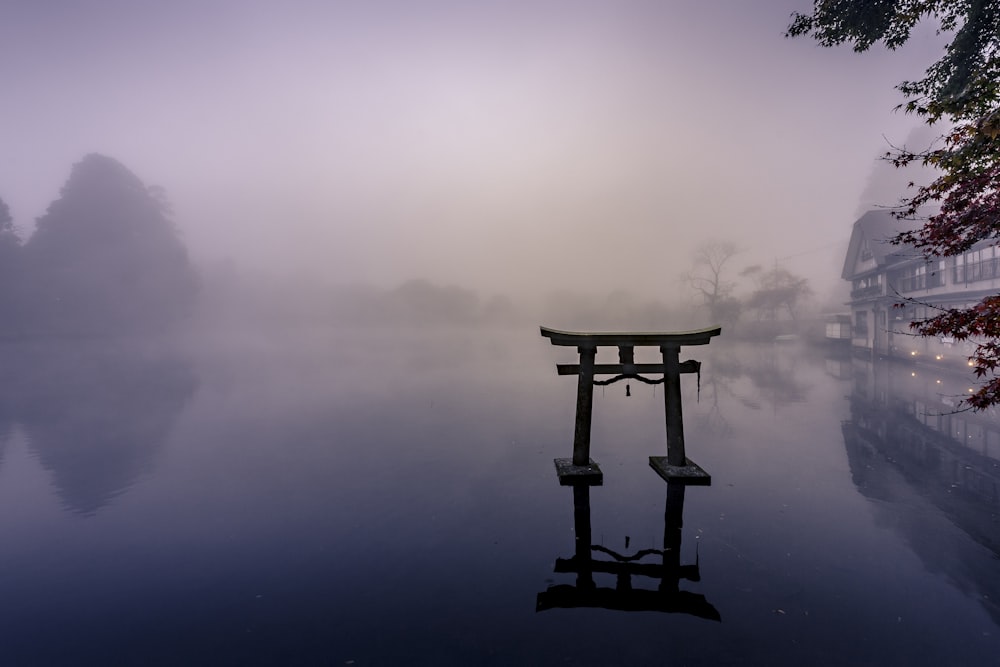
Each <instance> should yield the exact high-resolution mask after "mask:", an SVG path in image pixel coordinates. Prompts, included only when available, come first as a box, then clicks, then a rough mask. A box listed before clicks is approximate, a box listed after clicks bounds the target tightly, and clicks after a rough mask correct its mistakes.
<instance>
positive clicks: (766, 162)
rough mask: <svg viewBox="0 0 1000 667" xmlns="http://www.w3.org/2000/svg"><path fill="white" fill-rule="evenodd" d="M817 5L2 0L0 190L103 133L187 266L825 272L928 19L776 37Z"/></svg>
mask: <svg viewBox="0 0 1000 667" xmlns="http://www.w3.org/2000/svg"><path fill="white" fill-rule="evenodd" d="M810 5H811V2H809V1H808V0H796V1H793V0H780V1H775V2H746V1H744V0H725V1H723V0H718V1H713V0H676V1H673V2H669V1H666V0H645V1H640V0H634V1H633V0H615V1H613V2H612V1H611V0H608V1H606V2H593V1H586V0H584V1H581V0H565V1H555V0H553V1H545V0H541V1H539V0H536V1H531V2H519V1H505V2H499V1H496V2H486V1H485V0H484V1H480V2H459V1H457V0H456V1H450V2H448V1H437V0H430V1H418V0H406V1H403V0H399V1H378V0H375V1H365V2H360V1H359V2H335V1H332V0H326V1H321V0H316V1H313V2H309V1H300V0H285V1H281V2H278V1H276V0H275V1H270V2H263V1H256V0H199V1H197V2H195V1H187V0H174V1H172V2H169V3H166V2H159V1H155V0H154V1H142V0H92V1H85V0H78V1H68V0H46V1H45V2H39V1H37V0H3V2H2V3H0V81H3V86H4V89H3V100H4V101H3V104H2V105H0V120H2V122H0V146H2V147H3V151H2V155H3V160H2V162H0V197H2V198H3V199H4V200H6V201H7V202H8V204H9V205H10V207H11V210H12V213H13V215H14V216H15V220H16V222H17V224H18V225H19V227H20V228H21V229H22V230H23V231H24V232H28V231H30V229H31V227H32V225H33V221H34V219H35V218H36V217H38V216H40V215H41V214H42V213H43V212H44V210H45V208H46V206H47V205H48V203H49V202H50V201H51V200H52V199H53V198H54V197H56V196H57V194H58V190H59V188H60V186H61V185H62V184H63V182H64V181H65V179H66V178H67V176H68V174H69V169H70V166H71V165H72V164H73V163H74V162H76V161H78V160H79V159H80V158H81V157H82V156H83V155H84V154H86V153H88V152H100V153H104V154H107V155H110V156H112V157H114V158H116V159H118V160H120V161H122V162H123V163H124V164H125V165H126V166H127V167H129V168H130V169H131V170H132V171H134V172H135V173H136V174H137V175H138V176H139V177H140V178H141V179H143V180H144V181H145V182H146V183H148V184H158V185H161V186H163V187H164V188H165V189H166V191H167V193H168V195H169V196H170V198H171V199H172V201H173V203H174V207H175V210H176V219H177V222H178V225H179V227H180V229H181V230H182V232H183V234H184V238H185V240H186V242H187V243H188V245H189V247H190V248H191V250H192V254H193V255H194V256H195V257H196V258H198V259H202V260H215V259H222V258H226V257H230V258H232V259H234V260H235V261H237V262H238V263H240V264H246V265H266V266H269V267H274V268H275V269H276V270H286V269H290V270H294V271H303V272H315V273H317V274H322V275H324V276H328V277H329V278H330V279H331V280H336V281H373V282H376V283H380V284H392V283H394V282H398V281H401V280H405V279H407V278H411V277H417V276H421V277H426V278H429V279H431V280H434V281H438V282H442V283H454V284H459V285H463V286H467V287H471V288H478V289H486V290H491V291H508V292H514V293H522V292H523V291H524V290H525V289H535V290H538V291H548V290H550V289H554V288H560V287H567V286H570V285H574V284H575V285H577V286H579V287H582V288H584V289H593V290H601V291H608V290H609V289H611V288H616V287H626V288H632V289H635V290H636V291H639V292H644V293H656V292H657V291H658V290H662V289H663V286H664V285H668V284H669V283H672V282H673V281H674V280H675V279H676V277H677V275H678V274H679V273H681V272H682V271H683V270H685V269H686V268H687V266H688V265H689V263H690V260H689V257H688V253H689V252H690V250H691V248H693V247H694V246H695V245H697V243H698V242H700V241H704V240H707V239H710V238H721V237H725V238H731V239H733V240H736V241H738V242H739V243H741V244H742V245H743V246H745V247H746V248H747V252H746V255H745V260H743V262H744V263H750V262H751V261H761V262H768V263H770V262H773V261H774V260H775V259H776V258H778V259H779V260H780V261H781V263H782V265H783V266H786V267H787V268H790V269H792V270H794V271H797V272H800V273H804V274H806V275H809V276H810V277H811V278H812V279H813V280H814V281H818V280H820V279H821V277H822V275H823V274H824V273H826V274H827V275H829V276H830V278H831V279H836V278H838V277H839V265H840V262H841V261H842V257H841V256H840V251H841V248H842V246H843V245H844V244H846V239H847V236H848V234H849V233H850V225H851V223H852V222H853V220H854V218H855V215H856V213H857V210H858V205H859V198H860V197H861V195H862V193H863V192H865V190H866V185H867V182H868V180H869V178H870V176H871V173H872V168H873V166H874V164H875V157H876V156H877V155H878V154H879V153H880V152H881V151H884V150H885V148H886V145H885V139H884V138H883V135H885V137H887V138H889V139H890V140H893V141H896V142H899V141H902V140H903V139H904V138H905V137H906V136H907V134H908V132H909V130H910V128H912V127H913V126H914V124H915V121H914V119H912V118H909V117H906V116H904V115H902V114H900V113H894V112H893V107H894V106H895V105H896V104H898V103H899V102H900V101H901V98H900V97H899V95H898V93H897V92H896V91H895V90H893V86H894V85H895V84H896V83H898V82H899V81H900V80H901V79H904V78H914V77H918V76H919V75H920V74H921V73H922V72H923V70H924V69H925V68H926V66H927V65H928V64H929V63H930V62H931V61H932V60H933V59H935V58H936V57H937V54H938V51H939V49H940V45H941V40H940V38H937V37H935V36H934V34H933V31H931V30H930V29H922V30H920V31H918V34H917V36H916V37H915V39H914V40H913V43H912V44H910V45H908V46H907V47H906V48H905V49H903V50H901V51H899V52H896V53H887V52H885V51H883V50H881V49H878V50H876V51H874V52H872V53H869V54H865V55H857V54H854V53H852V52H851V51H850V50H849V49H846V48H842V49H835V50H829V49H821V48H819V47H817V46H815V45H814V44H813V43H812V42H810V41H809V40H806V39H797V40H788V39H785V38H784V37H783V32H784V29H785V27H786V25H787V23H788V17H789V14H790V13H791V12H792V11H793V10H796V9H799V10H806V9H808V7H809V6H810ZM886 197H887V199H888V201H886V203H891V201H892V199H893V198H894V195H892V194H891V193H890V194H887V195H886ZM816 248H825V250H820V251H816V252H808V253H806V254H804V255H798V256H797V257H792V258H790V259H781V258H784V257H787V256H789V255H796V254H798V253H800V252H802V251H804V250H810V251H811V250H814V249H816Z"/></svg>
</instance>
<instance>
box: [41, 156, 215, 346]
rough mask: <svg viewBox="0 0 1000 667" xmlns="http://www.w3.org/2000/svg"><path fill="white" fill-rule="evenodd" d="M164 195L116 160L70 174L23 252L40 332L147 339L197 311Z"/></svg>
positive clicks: (101, 159) (91, 159) (87, 160)
mask: <svg viewBox="0 0 1000 667" xmlns="http://www.w3.org/2000/svg"><path fill="white" fill-rule="evenodd" d="M168 211H169V209H168V206H167V205H166V203H165V201H164V199H163V196H162V192H161V191H160V190H158V189H157V190H153V191H152V192H151V190H150V189H149V188H147V187H146V186H145V185H144V184H143V183H142V181H140V180H139V179H138V178H137V177H136V176H135V175H134V174H133V173H132V172H130V171H129V170H128V169H126V168H125V167H124V166H123V165H122V164H121V163H119V162H118V161H116V160H113V159H112V158H109V157H105V156H103V155H98V154H90V155H87V156H86V157H84V158H83V160H81V161H80V162H79V163H77V164H76V165H74V166H73V169H72V171H71V173H70V177H69V180H68V181H67V182H66V185H65V186H64V187H63V188H62V191H61V196H60V198H59V199H57V200H56V201H54V202H53V203H52V204H51V205H50V206H49V208H48V211H47V212H46V214H45V215H44V216H42V217H41V218H39V220H38V224H37V228H36V230H35V233H34V234H33V235H32V237H31V238H30V239H29V240H28V242H27V243H26V244H25V247H24V251H25V252H24V254H25V259H26V262H27V273H28V277H29V279H30V285H31V288H30V289H31V291H30V295H29V296H30V300H31V303H32V311H33V315H34V320H35V323H36V324H37V326H38V327H39V328H40V329H41V330H43V331H50V332H57V333H66V334H91V333H123V332H151V331H156V330H160V329H163V328H165V327H169V326H170V325H171V324H173V323H175V322H177V321H178V320H179V319H180V318H182V317H183V316H184V315H185V314H186V313H187V312H188V311H189V310H190V309H191V307H192V306H193V304H194V299H195V297H196V294H197V278H196V276H195V273H194V271H193V269H192V267H191V264H190V262H189V260H188V256H187V251H186V249H185V247H184V245H183V244H182V243H181V241H180V239H179V238H178V236H177V233H176V230H175V228H174V226H173V224H172V222H171V221H170V219H169V213H168Z"/></svg>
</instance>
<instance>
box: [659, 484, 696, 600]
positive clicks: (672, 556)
mask: <svg viewBox="0 0 1000 667" xmlns="http://www.w3.org/2000/svg"><path fill="white" fill-rule="evenodd" d="M685 488H687V487H686V485H685V484H683V483H680V484H678V483H677V482H667V506H666V508H665V509H664V511H663V512H664V516H663V579H661V580H660V590H661V591H663V592H665V593H677V592H678V590H679V588H678V585H679V583H680V573H681V535H682V533H683V530H684V489H685ZM695 567H696V568H697V567H698V566H697V564H696V565H695ZM668 574H669V576H668Z"/></svg>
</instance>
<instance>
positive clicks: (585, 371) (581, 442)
mask: <svg viewBox="0 0 1000 667" xmlns="http://www.w3.org/2000/svg"><path fill="white" fill-rule="evenodd" d="M541 332H542V336H543V337H545V338H548V339H549V340H550V341H551V342H552V344H553V345H562V346H571V347H576V349H577V351H578V352H579V353H580V363H579V364H557V365H556V369H557V371H558V372H559V375H576V376H577V385H576V432H575V434H574V436H573V458H572V459H556V460H555V463H556V472H557V473H558V475H559V479H560V482H565V483H568V482H569V481H570V480H571V479H573V478H576V479H580V478H584V479H588V480H590V481H591V482H592V483H594V484H600V483H601V481H602V480H603V478H604V474H603V473H602V472H601V469H600V467H598V465H597V463H595V462H594V460H593V459H591V458H590V423H591V415H592V413H593V407H594V376H595V375H616V377H614V378H612V379H611V380H608V381H604V382H601V384H610V383H613V382H618V381H619V380H626V379H635V380H640V381H642V382H647V383H649V384H658V383H660V382H662V383H663V384H664V387H665V391H664V392H663V404H664V409H665V412H666V424H667V455H666V456H665V457H663V456H650V457H649V465H650V466H652V467H653V469H654V470H656V472H657V473H659V475H660V476H661V477H663V478H664V479H665V480H667V481H670V480H671V479H686V480H687V481H688V483H694V484H699V483H700V484H711V477H710V476H709V475H708V473H706V472H705V471H704V470H702V469H701V467H699V466H698V465H696V464H695V463H694V462H692V461H691V460H690V459H689V458H687V456H686V455H685V453H684V421H683V415H682V413H681V373H698V372H700V370H701V362H698V361H694V360H690V361H685V362H684V363H681V361H680V350H681V347H682V346H684V345H708V344H709V343H711V342H712V337H714V336H718V335H719V334H720V333H722V328H721V327H709V328H707V329H695V330H693V331H663V332H607V333H586V332H579V331H559V330H556V329H548V328H546V327H541ZM601 346H615V347H617V348H618V361H619V363H617V364H595V363H594V360H595V359H596V357H597V348H599V347H601ZM636 347H659V348H660V353H661V354H662V355H663V363H662V364H637V363H635V348H636ZM640 373H663V379H662V380H649V379H648V378H644V377H642V376H641V375H639V374H640Z"/></svg>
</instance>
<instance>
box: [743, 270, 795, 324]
mask: <svg viewBox="0 0 1000 667" xmlns="http://www.w3.org/2000/svg"><path fill="white" fill-rule="evenodd" d="M740 275H742V276H745V277H750V276H752V277H754V279H755V281H756V283H757V289H756V290H754V291H753V293H752V294H750V296H749V297H748V298H747V299H746V308H747V309H748V310H752V311H754V312H756V313H757V319H758V320H779V319H785V318H786V317H787V319H791V320H794V319H797V317H798V312H799V307H800V306H801V304H802V302H803V301H805V300H806V299H807V298H808V297H809V296H810V295H811V294H812V289H811V288H810V287H809V281H808V280H807V279H805V278H802V277H801V276H796V275H794V274H793V273H791V272H790V271H788V270H786V269H783V268H781V267H777V266H776V267H774V268H773V269H771V270H769V271H765V270H764V269H763V268H761V267H760V266H751V267H748V268H746V269H744V270H743V271H742V272H741V273H740Z"/></svg>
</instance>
